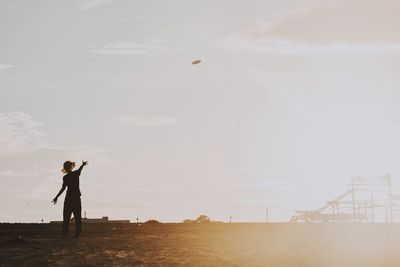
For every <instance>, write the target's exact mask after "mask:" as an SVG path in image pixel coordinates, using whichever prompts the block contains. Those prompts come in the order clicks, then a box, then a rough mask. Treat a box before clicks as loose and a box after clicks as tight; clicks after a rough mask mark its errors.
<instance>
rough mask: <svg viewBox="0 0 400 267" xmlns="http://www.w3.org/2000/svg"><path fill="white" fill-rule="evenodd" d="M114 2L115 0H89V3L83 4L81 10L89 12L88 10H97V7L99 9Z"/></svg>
mask: <svg viewBox="0 0 400 267" xmlns="http://www.w3.org/2000/svg"><path fill="white" fill-rule="evenodd" d="M114 1H115V0H88V1H85V2H83V4H82V6H81V9H82V10H83V11H85V10H88V9H91V8H95V7H98V6H102V5H105V4H109V3H112V2H114Z"/></svg>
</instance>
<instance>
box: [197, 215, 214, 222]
mask: <svg viewBox="0 0 400 267" xmlns="http://www.w3.org/2000/svg"><path fill="white" fill-rule="evenodd" d="M196 222H197V223H209V222H211V220H210V218H209V217H208V216H206V215H200V216H199V217H197V219H196Z"/></svg>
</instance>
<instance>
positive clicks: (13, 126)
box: [0, 112, 45, 156]
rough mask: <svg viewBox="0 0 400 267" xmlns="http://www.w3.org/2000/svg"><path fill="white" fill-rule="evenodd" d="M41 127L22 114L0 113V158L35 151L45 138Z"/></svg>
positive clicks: (28, 116)
mask: <svg viewBox="0 0 400 267" xmlns="http://www.w3.org/2000/svg"><path fill="white" fill-rule="evenodd" d="M42 125H43V124H42V123H40V122H37V121H34V120H32V118H31V116H30V115H29V114H26V113H24V112H10V113H0V129H1V131H0V156H4V155H16V154H20V153H23V152H27V151H33V150H36V149H37V147H38V146H39V142H38V141H39V139H40V138H41V137H43V136H45V133H44V132H42V131H40V129H39V128H40V126H42Z"/></svg>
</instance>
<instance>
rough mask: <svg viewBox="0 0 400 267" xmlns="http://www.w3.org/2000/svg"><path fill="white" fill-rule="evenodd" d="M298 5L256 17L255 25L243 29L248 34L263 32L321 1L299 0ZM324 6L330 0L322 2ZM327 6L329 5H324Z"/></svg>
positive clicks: (314, 7)
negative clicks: (269, 14)
mask: <svg viewBox="0 0 400 267" xmlns="http://www.w3.org/2000/svg"><path fill="white" fill-rule="evenodd" d="M298 4H299V5H297V6H296V5H292V6H291V7H292V8H291V9H287V10H285V11H282V12H278V13H274V14H272V15H271V16H268V17H266V18H261V19H257V20H256V23H255V25H253V26H252V27H250V28H248V29H246V30H245V32H247V33H249V34H263V33H266V32H267V31H269V30H271V29H273V28H274V27H276V26H278V25H280V24H282V23H285V22H288V21H292V20H294V19H296V18H298V17H299V16H304V15H306V14H308V13H309V12H311V11H313V10H316V9H318V8H320V7H321V6H322V2H321V1H319V0H306V1H303V2H299V3H298ZM324 4H325V6H326V5H327V4H328V5H332V4H333V3H332V2H330V3H329V2H324ZM326 7H329V6H326Z"/></svg>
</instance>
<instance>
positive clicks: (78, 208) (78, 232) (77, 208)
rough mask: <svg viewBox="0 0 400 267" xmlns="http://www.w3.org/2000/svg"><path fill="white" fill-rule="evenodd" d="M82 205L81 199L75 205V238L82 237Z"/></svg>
mask: <svg viewBox="0 0 400 267" xmlns="http://www.w3.org/2000/svg"><path fill="white" fill-rule="evenodd" d="M81 212H82V204H81V198H79V199H76V202H75V204H74V210H73V213H74V218H75V236H77V237H78V236H80V235H81V222H82V215H81Z"/></svg>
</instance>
